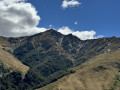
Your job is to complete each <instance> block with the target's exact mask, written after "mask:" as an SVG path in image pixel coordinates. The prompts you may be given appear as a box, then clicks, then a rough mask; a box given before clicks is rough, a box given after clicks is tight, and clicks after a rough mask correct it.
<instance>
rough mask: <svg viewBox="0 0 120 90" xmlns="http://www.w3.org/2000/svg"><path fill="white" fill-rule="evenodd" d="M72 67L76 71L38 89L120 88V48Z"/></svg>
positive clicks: (89, 89) (86, 89) (117, 89)
mask: <svg viewBox="0 0 120 90" xmlns="http://www.w3.org/2000/svg"><path fill="white" fill-rule="evenodd" d="M72 69H73V70H75V71H76V73H74V74H71V75H68V76H65V77H63V78H62V79H60V80H58V81H57V82H54V83H52V84H50V85H48V86H45V87H43V88H40V89H37V90H120V49H118V50H116V51H112V52H109V53H104V54H101V55H98V56H96V57H94V58H92V59H90V60H89V61H87V62H85V63H83V64H82V65H79V66H77V67H75V68H72Z"/></svg>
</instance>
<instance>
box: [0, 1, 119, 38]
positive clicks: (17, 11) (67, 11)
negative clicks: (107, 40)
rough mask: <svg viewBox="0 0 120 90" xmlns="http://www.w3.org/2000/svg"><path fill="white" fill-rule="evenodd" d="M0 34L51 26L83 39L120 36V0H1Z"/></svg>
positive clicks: (31, 31) (24, 32)
mask: <svg viewBox="0 0 120 90" xmlns="http://www.w3.org/2000/svg"><path fill="white" fill-rule="evenodd" d="M0 28H1V29H0V36H7V37H19V36H28V35H33V34H36V33H41V32H44V31H46V30H48V29H50V28H53V29H56V30H57V31H58V32H61V33H62V34H64V35H67V34H70V33H72V34H73V35H75V36H77V37H78V38H80V39H82V40H86V39H94V38H98V37H101V35H102V36H104V37H112V36H116V37H120V34H119V33H120V0H0Z"/></svg>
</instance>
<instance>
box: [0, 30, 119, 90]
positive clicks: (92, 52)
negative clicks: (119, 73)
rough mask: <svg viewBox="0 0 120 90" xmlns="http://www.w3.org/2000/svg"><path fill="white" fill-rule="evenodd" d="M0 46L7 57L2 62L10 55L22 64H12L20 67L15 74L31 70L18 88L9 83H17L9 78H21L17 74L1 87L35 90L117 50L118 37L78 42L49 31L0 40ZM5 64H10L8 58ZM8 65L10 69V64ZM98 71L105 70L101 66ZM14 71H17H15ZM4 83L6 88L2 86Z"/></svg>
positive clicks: (70, 36)
mask: <svg viewBox="0 0 120 90" xmlns="http://www.w3.org/2000/svg"><path fill="white" fill-rule="evenodd" d="M0 45H1V51H2V52H4V53H5V54H6V55H5V54H4V57H2V59H5V58H6V57H5V56H9V58H11V57H12V58H14V59H15V60H17V61H18V60H19V63H21V62H22V63H23V64H24V65H23V66H20V65H19V64H18V63H16V64H12V65H13V66H15V67H16V66H19V67H20V69H18V72H25V71H27V70H28V68H29V67H30V69H29V70H28V71H27V73H26V74H25V78H24V79H23V80H21V79H20V81H19V82H18V83H19V86H18V85H15V84H14V83H13V82H12V81H16V79H14V78H12V79H9V78H10V77H13V76H14V75H15V76H19V77H20V74H19V73H17V74H15V73H12V74H7V76H6V77H4V78H1V79H3V81H4V82H2V84H3V86H2V88H4V87H5V89H9V87H11V85H15V86H14V88H13V87H11V88H12V89H15V90H17V89H18V90H21V89H29V90H30V89H31V90H34V89H36V88H41V87H43V86H46V85H48V84H50V83H52V82H55V81H57V80H59V79H60V78H62V77H64V76H66V75H69V74H72V75H74V74H73V73H75V72H76V73H77V71H76V69H71V68H75V67H76V68H77V67H81V66H83V64H85V63H87V62H92V61H94V59H93V58H95V57H97V56H99V55H107V54H108V53H110V52H115V51H116V50H118V49H119V48H120V38H117V37H110V38H99V39H92V40H80V39H79V38H78V37H76V36H73V35H72V34H69V35H63V34H61V33H59V32H57V31H56V30H53V29H51V30H48V31H46V32H43V33H38V34H35V35H32V36H25V37H16V38H15V37H14V38H13V37H8V38H6V37H0ZM11 60H12V59H11ZM6 61H8V62H12V61H10V60H8V59H7V60H6ZM96 61H97V60H96ZM103 61H104V60H103ZM101 62H102V61H101ZM118 63H119V62H118ZM2 64H3V62H2ZM7 66H9V68H11V64H9V65H7ZM26 66H27V67H26ZM87 66H89V65H87ZM87 66H86V67H85V68H87ZM93 66H94V65H93ZM24 68H25V69H24ZM98 68H103V69H104V67H103V66H100V67H98ZM20 70H23V71H20ZM13 71H15V72H16V70H13ZM76 73H75V74H76ZM93 73H94V72H93ZM115 74H116V73H115ZM84 76H85V75H84ZM6 78H7V79H6ZM17 79H18V78H17ZM6 81H7V84H8V85H9V87H6V85H4V83H5V82H6ZM8 81H9V83H8Z"/></svg>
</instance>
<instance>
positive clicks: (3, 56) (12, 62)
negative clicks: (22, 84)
mask: <svg viewBox="0 0 120 90" xmlns="http://www.w3.org/2000/svg"><path fill="white" fill-rule="evenodd" d="M0 62H1V63H2V64H3V65H4V67H5V68H6V69H9V70H10V71H11V72H12V71H18V72H21V74H22V77H23V78H24V75H25V74H26V73H27V71H28V70H29V67H28V66H25V65H23V64H22V63H21V62H20V61H19V60H18V59H16V58H15V57H13V56H12V55H11V54H9V53H8V52H6V51H5V50H3V47H2V46H1V45H0Z"/></svg>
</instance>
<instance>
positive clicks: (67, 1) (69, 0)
mask: <svg viewBox="0 0 120 90" xmlns="http://www.w3.org/2000/svg"><path fill="white" fill-rule="evenodd" d="M80 4H81V3H80V2H78V1H76V0H64V1H63V2H62V5H61V7H62V8H64V9H65V8H68V7H75V6H79V5H80Z"/></svg>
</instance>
